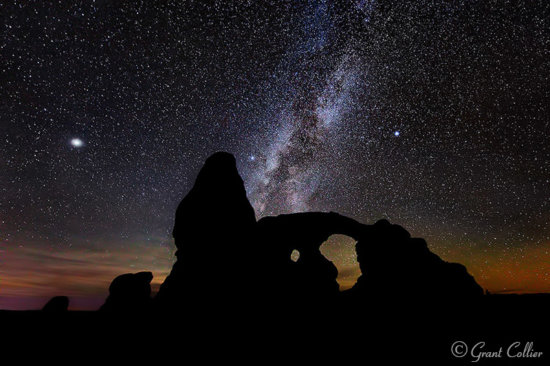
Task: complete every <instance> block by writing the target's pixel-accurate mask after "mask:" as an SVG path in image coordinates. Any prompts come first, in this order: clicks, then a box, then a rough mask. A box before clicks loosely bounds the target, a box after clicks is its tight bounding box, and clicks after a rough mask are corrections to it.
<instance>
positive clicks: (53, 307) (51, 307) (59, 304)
mask: <svg viewBox="0 0 550 366" xmlns="http://www.w3.org/2000/svg"><path fill="white" fill-rule="evenodd" d="M68 309H69V298H68V297H67V296H55V297H52V298H51V299H50V301H48V302H47V303H46V305H44V307H43V308H42V311H45V312H48V313H62V312H65V311H67V310H68Z"/></svg>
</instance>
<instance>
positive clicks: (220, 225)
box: [156, 152, 258, 308]
mask: <svg viewBox="0 0 550 366" xmlns="http://www.w3.org/2000/svg"><path fill="white" fill-rule="evenodd" d="M255 227H256V217H255V214H254V209H253V208H252V206H251V205H250V202H249V201H248V198H247V197H246V191H245V188H244V184H243V180H242V179H241V177H240V176H239V173H238V171H237V167H236V163H235V158H234V157H233V155H231V154H229V153H225V152H218V153H215V154H214V155H212V156H210V157H209V158H208V159H207V160H206V163H205V164H204V166H203V168H202V169H201V171H200V172H199V174H198V177H197V180H196V181H195V185H194V186H193V188H192V189H191V191H190V192H189V193H188V194H187V196H185V198H184V199H183V200H182V201H181V203H180V204H179V206H178V209H177V211H176V220H175V224H174V230H173V236H174V239H175V243H176V247H177V249H178V250H177V252H176V257H177V261H176V263H175V264H174V266H173V268H172V272H171V273H170V275H169V276H168V277H167V278H166V280H165V281H164V283H163V284H162V285H161V287H160V290H159V293H158V295H157V297H156V302H157V305H158V306H159V307H165V308H166V307H171V308H180V307H181V306H182V305H192V303H193V302H197V303H202V304H203V305H204V304H211V303H212V304H213V303H219V302H220V301H222V302H225V303H228V302H233V301H235V300H236V301H239V300H241V298H242V297H244V296H246V295H247V294H249V293H250V291H251V288H250V287H252V286H254V284H253V283H250V282H249V281H250V279H253V278H254V275H253V274H254V273H256V270H257V266H258V261H257V258H256V254H255V252H254V243H255V241H254V235H255ZM229 298H230V300H229ZM214 299H217V300H215V301H213V302H211V301H210V300H214ZM243 301H244V300H243Z"/></svg>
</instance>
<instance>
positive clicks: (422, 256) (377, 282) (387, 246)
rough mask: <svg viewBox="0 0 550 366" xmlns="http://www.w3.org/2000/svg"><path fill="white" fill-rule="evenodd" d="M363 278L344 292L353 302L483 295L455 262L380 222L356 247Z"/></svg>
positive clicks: (463, 297) (474, 282) (396, 227)
mask: <svg viewBox="0 0 550 366" xmlns="http://www.w3.org/2000/svg"><path fill="white" fill-rule="evenodd" d="M356 250H357V260H358V261H359V265H360V268H361V272H362V275H361V277H359V279H358V281H357V283H356V284H355V286H354V287H353V288H352V289H350V290H348V291H346V294H345V295H346V297H351V298H353V299H354V300H361V299H363V300H372V299H393V298H397V297H402V298H405V297H412V298H414V299H415V301H417V302H423V301H425V300H429V299H453V300H463V299H470V298H473V297H479V296H482V295H483V289H482V288H481V287H480V286H479V285H478V284H477V283H476V281H475V280H474V278H473V277H472V276H471V275H469V274H468V272H467V271H466V268H465V267H464V266H463V265H461V264H458V263H448V262H445V261H443V260H442V259H441V258H439V257H438V256H437V255H436V254H434V253H432V252H431V251H430V250H429V249H428V246H427V244H426V242H425V241H424V239H420V238H411V237H410V234H409V233H408V232H407V231H406V230H405V229H403V228H402V227H401V226H398V225H392V224H390V223H389V222H388V221H387V220H380V221H378V222H377V223H376V224H374V225H372V226H370V227H369V228H368V229H367V230H366V231H365V232H364V233H363V234H361V238H360V241H359V242H358V243H357V245H356Z"/></svg>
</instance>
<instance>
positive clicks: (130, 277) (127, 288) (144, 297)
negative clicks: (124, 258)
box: [100, 272, 153, 312]
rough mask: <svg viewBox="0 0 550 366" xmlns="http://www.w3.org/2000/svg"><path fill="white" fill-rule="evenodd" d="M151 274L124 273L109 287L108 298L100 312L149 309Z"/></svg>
mask: <svg viewBox="0 0 550 366" xmlns="http://www.w3.org/2000/svg"><path fill="white" fill-rule="evenodd" d="M152 279H153V274H152V273H151V272H139V273H126V274H123V275H120V276H118V277H117V278H115V279H114V280H113V282H111V285H110V286H109V296H108V297H107V300H105V304H103V305H102V306H101V308H100V310H101V311H112V312H138V311H146V310H149V309H150V307H151V302H152V299H151V280H152Z"/></svg>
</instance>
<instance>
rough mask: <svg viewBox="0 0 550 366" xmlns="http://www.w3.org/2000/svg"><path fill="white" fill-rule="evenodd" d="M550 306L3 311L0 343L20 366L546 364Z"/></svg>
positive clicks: (494, 302)
mask: <svg viewBox="0 0 550 366" xmlns="http://www.w3.org/2000/svg"><path fill="white" fill-rule="evenodd" d="M549 305H550V296H549V295H547V294H541V295H489V296H484V297H483V298H482V299H481V300H478V301H476V302H475V303H469V304H457V303H454V304H453V303H431V304H420V303H418V300H417V299H414V298H404V299H403V300H402V302H401V303H392V304H387V303H386V304H384V303H381V302H380V301H379V300H378V302H376V301H373V302H372V303H371V304H362V305H361V306H357V305H351V304H349V305H344V304H338V305H330V307H329V306H324V305H323V304H319V305H318V306H316V307H310V308H298V309H293V310H292V311H291V310H284V309H275V308H273V307H269V306H264V307H263V308H252V307H251V308H249V309H242V308H241V309H222V308H216V306H212V307H209V308H204V309H185V311H182V312H180V314H179V315H176V314H174V313H163V312H150V313H146V314H143V313H141V314H137V313H134V314H131V313H128V314H112V313H105V312H78V311H73V312H71V311H69V312H65V313H58V314H56V313H47V312H40V311H1V312H0V322H1V324H2V336H1V341H2V343H1V344H2V353H3V354H6V353H8V354H9V353H11V352H13V354H15V355H17V357H18V359H20V360H21V361H23V360H29V359H32V360H45V359H50V358H52V359H57V358H61V359H63V358H64V357H69V356H70V357H71V358H70V359H75V360H77V359H78V360H80V359H88V358H89V359H97V360H98V361H102V360H107V359H109V360H110V361H114V360H121V361H125V362H129V361H130V360H134V361H139V362H142V363H151V362H154V363H155V364H156V362H159V361H165V360H166V361H170V362H171V363H173V362H176V361H177V363H178V364H187V363H190V364H196V362H198V360H200V363H208V364H265V363H269V364H279V363H280V364H283V363H284V364H286V363H290V364H306V363H307V364H312V363H322V364H328V363H334V364H336V363H337V364H365V365H369V364H374V365H384V364H388V365H389V364H396V363H395V362H403V363H402V364H405V363H404V362H412V361H413V360H415V361H420V362H422V361H426V362H427V361H429V360H430V361H433V360H435V361H438V364H442V365H443V364H459V365H466V364H472V363H477V364H494V365H497V364H499V365H500V364H513V365H531V364H533V365H535V364H537V365H538V364H541V365H548V364H549V362H550V359H549V355H550V337H549V336H548V329H549V325H550V321H549V320H550V316H549V313H548V309H550V307H549ZM182 314H186V315H185V316H184V315H182ZM457 342H458V343H457ZM460 342H463V343H464V344H465V345H466V347H468V348H467V351H464V347H462V348H461V344H460ZM482 342H484V343H482ZM518 342H519V343H518ZM474 346H475V348H474V349H473V350H472V348H473V347H474ZM453 347H455V349H453V350H452V348H453ZM501 348H502V351H500V356H499V352H498V351H499V349H501ZM453 352H455V354H456V355H458V356H461V355H462V357H456V356H455V355H453ZM540 352H542V354H540ZM512 356H513V357H512ZM74 357H76V358H74ZM477 358H479V360H478V361H477V362H475V361H476V359H477Z"/></svg>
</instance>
